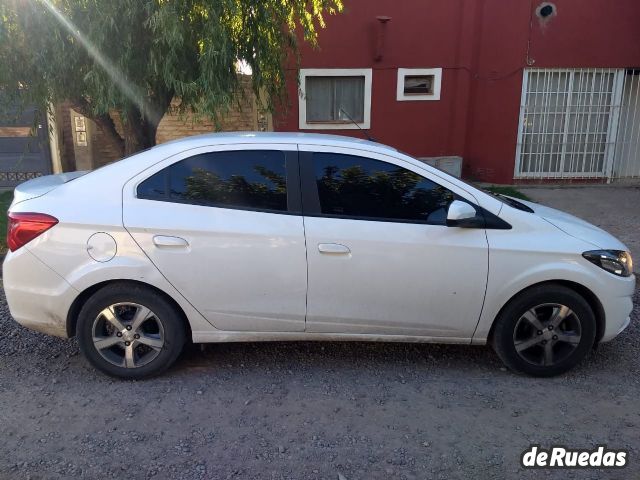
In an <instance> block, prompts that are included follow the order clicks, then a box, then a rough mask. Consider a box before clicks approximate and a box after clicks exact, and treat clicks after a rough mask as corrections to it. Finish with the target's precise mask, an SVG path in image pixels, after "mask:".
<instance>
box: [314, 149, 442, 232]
mask: <svg viewBox="0 0 640 480" xmlns="http://www.w3.org/2000/svg"><path fill="white" fill-rule="evenodd" d="M313 163H314V170H315V175H316V181H317V184H318V194H319V197H320V208H321V210H322V213H323V214H327V215H337V216H349V217H361V218H370V219H384V220H400V221H402V220H404V221H417V222H425V223H432V224H444V223H445V221H446V217H447V208H448V207H449V204H450V203H451V202H452V201H453V200H454V194H453V193H452V192H451V191H449V190H447V189H446V188H444V187H442V186H440V185H438V184H437V183H434V182H432V181H431V180H428V179H426V178H424V177H422V176H420V175H418V174H417V173H414V172H411V171H409V170H407V169H405V168H402V167H399V166H397V165H393V164H391V163H387V162H381V161H378V160H372V159H370V158H364V157H357V156H352V155H340V154H335V153H315V154H314V155H313Z"/></svg>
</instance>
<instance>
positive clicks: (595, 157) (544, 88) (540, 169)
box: [515, 69, 626, 178]
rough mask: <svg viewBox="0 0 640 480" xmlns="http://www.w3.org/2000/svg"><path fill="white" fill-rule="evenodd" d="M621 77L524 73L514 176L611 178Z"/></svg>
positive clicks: (596, 72)
mask: <svg viewBox="0 0 640 480" xmlns="http://www.w3.org/2000/svg"><path fill="white" fill-rule="evenodd" d="M625 72H626V71H625V70H621V69H527V70H525V72H524V78H523V90H522V103H521V112H520V127H519V134H518V150H517V158H516V172H515V175H516V177H520V178H523V177H524V178H527V177H533V178H536V177H537V178H600V177H607V176H609V175H610V174H611V171H612V165H613V160H614V152H615V142H616V138H615V137H616V134H617V128H618V121H619V117H620V103H621V97H622V91H623V83H624V77H625Z"/></svg>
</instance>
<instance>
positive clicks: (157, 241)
mask: <svg viewBox="0 0 640 480" xmlns="http://www.w3.org/2000/svg"><path fill="white" fill-rule="evenodd" d="M153 244H154V245H155V246H156V247H183V248H184V247H188V246H189V242H187V241H186V240H185V239H184V238H182V237H170V236H167V235H155V236H154V237H153Z"/></svg>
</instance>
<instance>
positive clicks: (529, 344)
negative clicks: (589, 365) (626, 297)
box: [493, 284, 596, 377]
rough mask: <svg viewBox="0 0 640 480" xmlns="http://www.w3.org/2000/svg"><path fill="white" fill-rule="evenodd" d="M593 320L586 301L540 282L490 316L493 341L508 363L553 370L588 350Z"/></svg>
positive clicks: (537, 371)
mask: <svg viewBox="0 0 640 480" xmlns="http://www.w3.org/2000/svg"><path fill="white" fill-rule="evenodd" d="M595 336H596V320H595V316H594V314H593V311H592V310H591V307H590V306H589V304H588V303H587V301H586V300H585V299H584V298H583V297H582V296H581V295H579V294H578V293H577V292H575V291H574V290H571V289H570V288H567V287H565V286H563V285H553V284H550V285H542V286H539V287H534V288H531V289H529V290H526V291H525V292H523V293H522V294H520V295H518V296H517V297H515V298H514V299H513V300H511V301H510V302H509V303H508V304H507V306H506V307H505V308H504V309H503V311H502V312H501V313H500V315H499V316H498V318H497V319H496V325H495V328H494V334H493V346H494V349H495V351H496V353H497V354H498V356H499V357H500V359H501V360H502V361H503V362H504V363H505V365H507V366H508V367H509V368H510V369H512V370H514V371H517V372H522V373H527V374H529V375H534V376H541V377H548V376H553V375H558V374H561V373H563V372H566V371H567V370H569V369H571V368H572V367H573V366H575V365H576V364H577V363H579V362H580V361H581V360H582V359H583V358H584V357H585V356H586V355H587V353H588V352H589V351H590V350H591V348H592V347H593V343H594V341H595Z"/></svg>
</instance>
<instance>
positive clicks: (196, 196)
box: [138, 150, 287, 211]
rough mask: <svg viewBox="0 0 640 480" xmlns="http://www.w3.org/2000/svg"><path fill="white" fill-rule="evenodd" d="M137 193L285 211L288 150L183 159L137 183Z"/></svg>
mask: <svg viewBox="0 0 640 480" xmlns="http://www.w3.org/2000/svg"><path fill="white" fill-rule="evenodd" d="M138 198H146V199H151V200H163V201H169V202H179V203H191V204H195V205H209V206H218V207H229V208H245V209H249V210H254V209H255V210H274V211H286V210H287V187H286V167H285V155H284V153H283V152H280V151H275V150H239V151H229V152H210V153H203V154H201V155H195V156H193V157H190V158H187V159H185V160H181V161H180V162H177V163H174V164H173V165H171V166H169V167H167V168H165V169H164V170H161V171H160V172H158V173H156V174H154V175H153V176H151V177H149V178H148V179H146V180H145V181H144V182H142V183H141V184H140V185H139V186H138Z"/></svg>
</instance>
